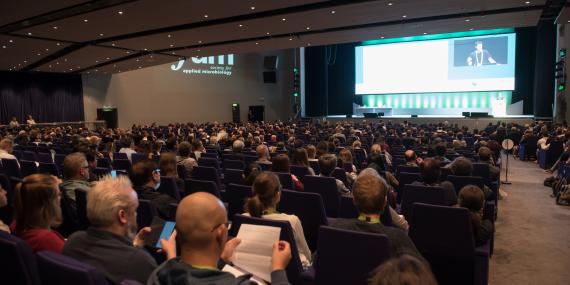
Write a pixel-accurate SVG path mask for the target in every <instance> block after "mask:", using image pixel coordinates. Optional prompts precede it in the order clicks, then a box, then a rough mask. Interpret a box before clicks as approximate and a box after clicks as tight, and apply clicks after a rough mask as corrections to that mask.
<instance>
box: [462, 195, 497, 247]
mask: <svg viewBox="0 0 570 285" xmlns="http://www.w3.org/2000/svg"><path fill="white" fill-rule="evenodd" d="M458 206H459V207H463V208H467V209H468V210H469V212H470V213H471V224H472V226H473V235H474V240H475V246H480V245H483V244H485V243H487V241H489V239H491V237H492V236H493V232H494V231H495V229H494V226H493V222H492V221H490V220H488V219H484V218H483V210H484V208H485V196H484V194H483V191H482V190H481V188H479V187H477V186H474V185H467V186H465V187H463V188H462V189H461V191H460V192H459V198H458Z"/></svg>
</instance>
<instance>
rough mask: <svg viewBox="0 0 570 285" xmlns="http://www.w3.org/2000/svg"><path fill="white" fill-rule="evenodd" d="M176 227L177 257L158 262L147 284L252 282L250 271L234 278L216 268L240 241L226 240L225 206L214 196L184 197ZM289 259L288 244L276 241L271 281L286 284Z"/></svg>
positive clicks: (242, 284)
mask: <svg viewBox="0 0 570 285" xmlns="http://www.w3.org/2000/svg"><path fill="white" fill-rule="evenodd" d="M176 230H177V243H178V245H179V246H180V250H181V252H180V257H179V258H175V259H171V260H169V261H167V262H165V263H163V264H162V265H160V266H159V267H158V268H157V269H156V270H155V271H154V272H153V273H152V274H151V276H150V278H149V280H148V281H147V285H177V284H180V285H182V284H184V285H186V284H195V285H199V284H204V285H206V284H208V285H226V284H227V285H234V284H235V285H254V284H256V283H255V282H254V281H251V280H249V279H250V277H251V274H246V275H242V276H240V277H234V275H232V274H230V273H228V272H223V271H220V268H222V267H223V265H224V263H226V262H227V263H229V262H231V261H232V255H233V252H234V250H235V248H236V247H237V246H238V244H239V243H240V240H239V238H234V239H233V240H230V241H227V238H228V219H227V213H226V209H225V207H224V205H223V204H222V202H221V201H220V200H218V199H217V198H216V197H215V196H213V195H211V194H209V193H205V192H198V193H195V194H192V195H189V196H187V197H186V198H184V199H183V200H182V201H181V202H180V205H179V206H178V211H177V212H176ZM220 258H221V261H220ZM290 260H291V247H290V245H289V244H288V243H287V242H284V241H279V242H276V243H275V244H274V245H273V254H272V256H271V269H272V270H273V271H272V272H271V284H274V285H287V284H289V281H288V280H287V275H286V273H285V268H286V267H287V264H289V261H290Z"/></svg>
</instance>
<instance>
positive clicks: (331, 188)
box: [305, 176, 340, 218]
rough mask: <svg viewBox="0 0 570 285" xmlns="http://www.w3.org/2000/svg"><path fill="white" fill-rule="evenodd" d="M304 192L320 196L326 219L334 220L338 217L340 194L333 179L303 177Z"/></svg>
mask: <svg viewBox="0 0 570 285" xmlns="http://www.w3.org/2000/svg"><path fill="white" fill-rule="evenodd" d="M305 192H312V193H317V194H320V195H321V197H322V198H323V203H324V204H325V211H326V213H327V217H333V218H335V217H337V216H338V212H339V207H340V193H339V192H338V188H337V186H336V180H335V179H334V178H333V177H320V176H305Z"/></svg>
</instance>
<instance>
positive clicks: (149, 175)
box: [130, 160, 178, 220]
mask: <svg viewBox="0 0 570 285" xmlns="http://www.w3.org/2000/svg"><path fill="white" fill-rule="evenodd" d="M130 178H131V181H132V183H133V186H134V189H135V191H137V194H138V196H139V199H145V200H150V202H151V203H152V204H153V205H154V206H155V208H156V210H157V212H158V215H159V216H160V217H161V218H162V219H164V220H167V219H168V209H169V206H170V204H176V203H178V201H176V199H174V198H173V197H170V196H169V195H167V194H163V193H160V192H158V188H159V187H160V172H159V170H157V167H156V164H155V163H154V162H152V161H150V160H145V161H140V162H137V163H135V165H133V167H132V169H131V174H130Z"/></svg>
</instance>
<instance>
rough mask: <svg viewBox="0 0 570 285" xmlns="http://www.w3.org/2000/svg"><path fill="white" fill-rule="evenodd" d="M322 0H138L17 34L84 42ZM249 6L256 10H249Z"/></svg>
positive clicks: (320, 0)
mask: <svg viewBox="0 0 570 285" xmlns="http://www.w3.org/2000/svg"><path fill="white" fill-rule="evenodd" d="M322 1H323V0H287V1H285V0H281V1H266V0H265V1H264V0H255V1H234V0H230V1H227V0H226V1H220V0H215V1H203V0H169V1H159V0H141V1H136V2H131V3H127V4H123V5H119V6H115V7H112V8H108V9H102V10H98V11H94V12H91V13H87V14H83V15H78V16H74V17H70V18H66V19H63V20H59V21H54V22H50V23H48V24H44V25H38V26H35V27H31V28H28V29H24V30H20V31H18V32H17V33H18V34H22V35H27V34H28V33H32V35H34V36H39V37H45V38H53V39H65V40H68V41H75V42H85V41H91V40H97V39H101V38H108V37H113V36H118V35H123V34H129V33H134V32H140V31H145V30H152V29H157V28H163V27H170V26H176V25H182V24H188V23H194V22H202V21H208V20H214V19H220V18H227V17H232V16H236V15H243V14H249V13H257V12H261V11H264V10H273V9H279V8H283V7H290V6H297V5H302V4H307V3H313V2H322ZM251 7H255V9H254V10H252V9H251ZM205 15H208V17H207V18H206V17H205ZM85 20H87V22H85ZM54 27H57V29H54Z"/></svg>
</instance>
